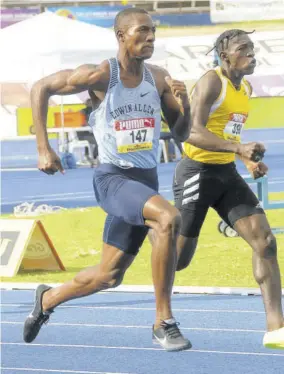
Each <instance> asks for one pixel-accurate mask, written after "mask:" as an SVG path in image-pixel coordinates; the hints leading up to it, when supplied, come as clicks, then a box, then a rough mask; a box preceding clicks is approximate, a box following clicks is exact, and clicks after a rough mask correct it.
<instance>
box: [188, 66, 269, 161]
mask: <svg viewBox="0 0 284 374" xmlns="http://www.w3.org/2000/svg"><path fill="white" fill-rule="evenodd" d="M221 89H222V83H221V80H220V78H219V77H218V75H217V74H216V73H215V71H213V70H212V71H209V72H208V73H207V74H206V75H204V76H203V77H202V78H201V79H200V80H199V82H198V83H197V85H196V87H195V89H194V92H193V95H192V102H191V111H192V112H191V115H192V128H191V133H190V137H189V138H188V139H187V141H186V142H187V143H190V144H193V145H195V146H196V147H199V148H202V149H206V150H208V151H213V152H232V153H236V154H238V155H240V156H243V157H245V158H247V159H249V160H253V161H255V160H256V158H257V157H259V155H260V154H262V155H263V153H264V152H265V148H264V146H263V145H262V144H261V143H248V144H239V143H235V142H232V141H228V140H224V139H222V138H219V137H218V136H216V135H215V134H213V133H212V132H210V131H209V130H208V129H207V128H206V125H207V122H208V118H209V115H210V109H211V107H212V105H213V104H214V103H215V101H216V100H217V98H218V97H219V95H220V93H221Z"/></svg>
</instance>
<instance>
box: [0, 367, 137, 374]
mask: <svg viewBox="0 0 284 374" xmlns="http://www.w3.org/2000/svg"><path fill="white" fill-rule="evenodd" d="M0 369H1V370H8V371H10V370H17V371H28V372H30V371H42V372H44V373H71V374H134V373H122V372H115V373H114V372H106V371H86V370H83V371H82V370H79V371H78V370H62V369H60V370H59V369H58V370H57V369H35V368H10V367H1V368H0Z"/></svg>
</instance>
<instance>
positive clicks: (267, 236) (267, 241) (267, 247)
mask: <svg viewBox="0 0 284 374" xmlns="http://www.w3.org/2000/svg"><path fill="white" fill-rule="evenodd" d="M253 247H254V248H253V249H254V251H255V252H256V254H257V255H258V256H259V257H262V258H266V259H268V258H272V257H276V256H277V242H276V238H275V236H274V235H273V234H272V232H271V231H268V232H264V233H262V234H260V235H259V237H258V238H257V239H255V241H254V246H253Z"/></svg>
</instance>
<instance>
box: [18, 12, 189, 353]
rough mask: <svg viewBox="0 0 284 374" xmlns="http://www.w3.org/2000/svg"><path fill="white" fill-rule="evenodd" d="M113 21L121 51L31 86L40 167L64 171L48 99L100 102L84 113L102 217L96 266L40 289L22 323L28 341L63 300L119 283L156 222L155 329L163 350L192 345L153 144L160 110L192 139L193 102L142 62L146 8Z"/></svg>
mask: <svg viewBox="0 0 284 374" xmlns="http://www.w3.org/2000/svg"><path fill="white" fill-rule="evenodd" d="M114 29H115V34H116V37H117V40H118V44H119V50H118V55H117V58H112V59H110V60H106V61H103V62H102V63H101V64H100V65H98V66H95V65H82V66H80V67H78V68H77V69H75V70H64V71H60V72H58V73H56V74H53V75H51V76H48V77H45V78H44V79H42V80H40V81H38V82H37V83H35V85H34V86H33V88H32V95H31V101H32V110H33V118H34V123H35V127H36V134H37V145H38V149H39V162H38V167H39V169H40V170H41V171H43V172H45V173H47V174H54V173H56V172H57V171H61V172H63V169H62V165H61V163H60V159H59V157H58V156H57V155H56V153H55V152H54V151H53V150H52V149H51V147H50V145H49V143H48V137H47V131H46V114H47V106H48V105H47V104H48V99H49V97H50V96H51V95H66V94H67V95H68V94H73V93H78V92H82V91H89V93H90V96H91V97H92V95H95V96H96V97H97V98H98V99H99V100H100V101H101V104H100V106H99V107H98V108H97V109H96V110H95V111H94V112H93V113H92V114H91V116H90V120H89V121H90V125H91V126H92V127H93V130H94V134H95V137H96V140H97V143H98V147H99V166H98V167H97V168H96V169H95V173H94V183H93V185H94V191H95V195H96V198H97V201H98V203H99V204H100V206H101V207H102V208H103V209H104V210H105V211H106V212H107V214H108V215H107V218H106V222H105V228H104V235H103V249H102V257H101V262H100V264H98V265H96V266H91V267H89V268H87V269H84V270H83V271H82V272H80V273H79V274H77V275H76V276H75V278H74V279H73V280H72V281H71V282H68V283H66V284H64V285H62V286H59V287H55V288H51V287H49V286H47V285H40V286H39V287H38V288H37V290H36V300H35V305H34V309H33V311H32V312H31V313H30V315H29V316H28V318H27V319H26V322H25V325H24V340H25V341H26V342H28V343H30V342H32V341H33V340H34V339H35V338H36V336H37V334H38V333H39V331H40V328H41V326H42V325H43V323H44V322H46V321H48V319H49V316H50V313H51V312H53V310H54V308H55V307H57V306H58V305H59V304H62V303H64V302H66V301H68V300H70V299H74V298H77V297H82V296H87V295H90V294H93V293H96V292H98V291H101V290H103V289H107V288H110V287H116V286H117V285H119V284H120V283H121V281H122V280H123V277H124V274H125V272H126V270H127V269H128V267H129V266H130V265H131V263H132V262H133V260H134V258H135V255H136V254H137V253H138V251H139V248H140V247H141V245H142V243H143V241H144V239H145V237H146V235H147V232H148V229H149V228H152V229H153V231H154V235H155V238H156V242H155V245H154V246H153V253H152V274H153V283H154V288H155V297H156V319H155V322H154V324H153V331H152V337H153V339H154V340H155V341H156V342H158V343H159V344H160V345H161V346H162V347H163V348H164V349H166V350H168V351H180V350H184V349H189V348H190V347H191V343H190V341H189V340H188V339H186V338H184V337H183V335H182V334H181V332H180V330H179V328H178V323H177V322H176V320H175V319H174V317H173V314H172V309H171V294H172V286H173V280H174V275H175V270H176V257H177V251H176V244H177V236H178V233H179V229H180V225H181V218H180V214H179V212H178V210H177V209H176V208H175V207H173V206H172V205H171V204H170V203H169V202H168V201H166V200H165V199H164V198H163V197H162V196H160V195H159V193H158V175H157V151H158V144H159V134H160V122H161V114H160V113H161V111H163V113H164V114H165V117H166V119H167V122H168V123H169V125H170V127H171V130H172V132H173V134H174V136H175V137H176V138H177V139H178V140H180V141H185V140H186V139H187V138H188V136H189V132H190V108H189V100H188V96H187V92H186V88H185V85H184V83H183V82H180V81H176V80H173V79H172V78H170V77H169V73H168V72H167V71H166V70H164V69H162V68H160V67H157V66H153V65H150V64H147V65H146V64H145V62H144V61H145V60H146V59H149V58H150V57H151V56H152V54H153V51H154V41H155V26H154V24H153V22H152V19H151V17H150V16H149V14H148V13H147V12H146V11H145V10H143V9H138V8H128V9H125V10H123V11H122V12H120V13H118V15H117V16H116V19H115V25H114ZM94 43H95V41H94ZM94 220H96V217H95V216H94ZM90 235H92V233H90Z"/></svg>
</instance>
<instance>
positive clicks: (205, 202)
mask: <svg viewBox="0 0 284 374" xmlns="http://www.w3.org/2000/svg"><path fill="white" fill-rule="evenodd" d="M212 183H213V185H214V183H218V181H215V180H214V176H213V177H212V176H211V175H210V172H207V171H204V170H201V169H200V168H199V167H198V166H197V167H195V163H193V162H191V160H189V159H186V158H185V159H182V160H181V161H180V162H179V163H178V164H177V166H176V170H175V175H174V181H173V192H174V200H175V206H176V208H177V209H178V210H179V211H180V214H181V217H182V229H181V235H183V236H185V237H188V238H196V237H198V235H199V232H200V229H201V227H202V224H203V222H204V219H205V217H206V214H207V211H208V209H209V207H210V205H211V204H212V203H213V202H214V201H215V199H216V192H215V191H216V190H218V188H214V186H212Z"/></svg>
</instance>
